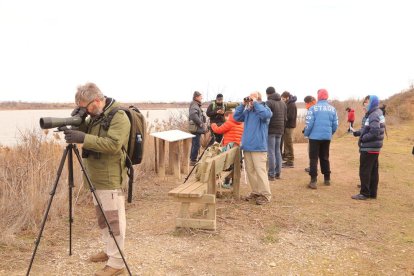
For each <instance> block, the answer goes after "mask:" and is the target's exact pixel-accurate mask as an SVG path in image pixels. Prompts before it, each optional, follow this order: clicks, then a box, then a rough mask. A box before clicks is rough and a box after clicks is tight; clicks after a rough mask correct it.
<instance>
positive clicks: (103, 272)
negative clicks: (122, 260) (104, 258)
mask: <svg viewBox="0 0 414 276" xmlns="http://www.w3.org/2000/svg"><path fill="white" fill-rule="evenodd" d="M122 273H124V269H123V268H120V269H116V268H113V267H110V266H108V265H106V266H105V267H104V268H102V269H100V270H98V271H96V272H95V276H114V275H120V274H122Z"/></svg>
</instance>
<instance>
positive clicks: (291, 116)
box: [286, 96, 298, 128]
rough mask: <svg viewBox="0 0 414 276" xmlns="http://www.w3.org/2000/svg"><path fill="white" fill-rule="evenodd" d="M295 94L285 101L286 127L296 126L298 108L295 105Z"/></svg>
mask: <svg viewBox="0 0 414 276" xmlns="http://www.w3.org/2000/svg"><path fill="white" fill-rule="evenodd" d="M296 100H297V97H296V96H292V97H291V98H290V99H289V101H288V102H287V103H286V106H287V122H286V127H287V128H295V127H296V117H297V116H298V109H297V107H296Z"/></svg>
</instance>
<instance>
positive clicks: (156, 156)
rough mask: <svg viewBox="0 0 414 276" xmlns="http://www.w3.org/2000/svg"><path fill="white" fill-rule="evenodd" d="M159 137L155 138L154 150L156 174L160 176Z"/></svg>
mask: <svg viewBox="0 0 414 276" xmlns="http://www.w3.org/2000/svg"><path fill="white" fill-rule="evenodd" d="M157 140H158V139H157V137H154V148H155V149H154V150H155V173H156V174H158V166H159V164H158V148H157Z"/></svg>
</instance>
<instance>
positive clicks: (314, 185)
mask: <svg viewBox="0 0 414 276" xmlns="http://www.w3.org/2000/svg"><path fill="white" fill-rule="evenodd" d="M316 183H317V179H316V178H311V181H310V182H309V184H308V188H310V189H314V190H315V189H317V186H316Z"/></svg>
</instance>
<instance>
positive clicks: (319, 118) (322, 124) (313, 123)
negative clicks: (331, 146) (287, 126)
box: [304, 100, 338, 140]
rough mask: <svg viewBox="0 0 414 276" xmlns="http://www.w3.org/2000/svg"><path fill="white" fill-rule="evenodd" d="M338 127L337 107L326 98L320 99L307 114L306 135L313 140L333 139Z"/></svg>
mask: <svg viewBox="0 0 414 276" xmlns="http://www.w3.org/2000/svg"><path fill="white" fill-rule="evenodd" d="M337 128H338V115H337V114H336V109H335V107H333V106H332V105H330V104H329V103H328V101H326V100H320V101H318V103H317V104H315V105H314V106H312V107H311V108H309V110H308V113H307V114H306V127H305V132H304V134H305V136H306V137H309V139H312V140H331V139H332V135H333V134H334V133H335V131H336V129H337Z"/></svg>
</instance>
